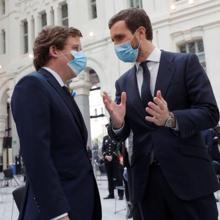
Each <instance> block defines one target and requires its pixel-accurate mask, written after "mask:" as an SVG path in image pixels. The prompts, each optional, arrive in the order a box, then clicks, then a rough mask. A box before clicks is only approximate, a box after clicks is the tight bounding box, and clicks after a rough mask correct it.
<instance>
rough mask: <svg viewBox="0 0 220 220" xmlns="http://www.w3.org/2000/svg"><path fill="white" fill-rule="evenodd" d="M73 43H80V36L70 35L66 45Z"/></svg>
mask: <svg viewBox="0 0 220 220" xmlns="http://www.w3.org/2000/svg"><path fill="white" fill-rule="evenodd" d="M73 45H80V37H79V36H76V37H72V36H69V37H68V38H67V40H66V46H71V47H72V46H73Z"/></svg>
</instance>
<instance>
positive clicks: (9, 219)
mask: <svg viewBox="0 0 220 220" xmlns="http://www.w3.org/2000/svg"><path fill="white" fill-rule="evenodd" d="M97 179H98V186H99V190H100V196H101V198H102V209H103V210H102V212H103V220H124V219H126V218H125V215H126V211H125V208H126V204H125V200H118V199H117V200H116V211H119V212H117V213H116V214H114V212H115V200H114V199H110V200H103V197H105V196H106V195H107V194H108V191H107V179H106V177H102V178H100V177H98V178H97ZM19 183H20V184H22V181H19ZM12 185H13V186H10V187H3V188H0V219H1V220H3V219H4V220H17V217H18V210H17V207H16V205H15V203H14V202H13V199H12V194H11V193H12V191H13V190H14V189H15V188H16V187H17V186H15V185H16V184H15V182H13V183H12Z"/></svg>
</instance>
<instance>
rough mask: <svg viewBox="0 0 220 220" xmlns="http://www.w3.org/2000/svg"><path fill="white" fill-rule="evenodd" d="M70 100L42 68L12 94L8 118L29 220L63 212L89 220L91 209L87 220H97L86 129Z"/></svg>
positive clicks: (94, 185)
mask: <svg viewBox="0 0 220 220" xmlns="http://www.w3.org/2000/svg"><path fill="white" fill-rule="evenodd" d="M69 98H70V97H68V95H67V94H66V93H65V91H64V90H63V89H62V87H61V86H60V85H59V84H58V82H57V81H56V79H55V78H54V77H53V76H52V74H50V73H49V72H48V71H46V70H45V69H40V70H39V71H38V72H34V73H31V74H29V75H27V76H25V77H24V78H22V79H21V80H20V81H19V82H18V83H17V85H16V87H15V89H14V92H13V96H12V101H11V106H12V113H13V116H14V120H15V123H16V127H17V131H18V135H19V139H20V147H21V154H22V157H23V161H24V164H25V166H26V172H27V179H28V189H29V190H28V193H27V196H26V203H25V205H24V209H23V213H22V214H23V215H25V214H24V213H27V212H28V213H29V214H28V215H29V216H28V219H31V220H32V219H35V218H37V219H43V220H44V219H45V220H48V219H50V218H53V217H56V216H59V215H61V214H63V213H65V212H68V213H69V216H70V219H71V220H72V219H73V220H75V219H77V220H78V219H80V220H84V219H87V218H88V219H90V218H89V217H88V216H87V213H88V215H89V213H90V212H91V211H90V210H91V209H93V210H94V211H93V217H92V218H91V219H93V220H97V219H101V205H100V198H99V193H98V189H97V185H96V182H95V179H94V175H93V169H92V166H91V163H90V160H89V158H88V155H87V151H86V144H87V130H86V127H85V124H84V121H83V118H82V115H81V113H80V111H79V109H78V107H77V105H76V103H75V101H74V100H72V101H71V99H69ZM30 204H32V205H30ZM36 210H37V211H36ZM36 213H37V214H36ZM36 215H39V216H38V217H36ZM21 219H23V217H21Z"/></svg>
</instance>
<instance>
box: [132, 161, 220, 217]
mask: <svg viewBox="0 0 220 220" xmlns="http://www.w3.org/2000/svg"><path fill="white" fill-rule="evenodd" d="M133 217H134V218H133V219H134V220H218V210H217V205H216V201H215V197H214V195H213V194H211V195H207V196H205V197H202V198H199V199H195V200H192V201H184V200H181V199H179V198H177V197H176V195H175V194H174V193H173V191H172V190H171V188H170V186H169V185H168V183H167V181H166V179H165V178H164V176H163V174H162V171H161V169H160V166H159V165H151V167H150V174H149V182H148V186H147V189H146V192H145V195H144V200H143V201H142V202H141V203H139V204H137V205H135V207H134V216H133Z"/></svg>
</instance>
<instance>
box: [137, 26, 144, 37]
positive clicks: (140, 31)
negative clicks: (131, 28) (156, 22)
mask: <svg viewBox="0 0 220 220" xmlns="http://www.w3.org/2000/svg"><path fill="white" fill-rule="evenodd" d="M138 32H139V36H140V40H144V39H146V28H145V27H143V26H141V27H139V28H138Z"/></svg>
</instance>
